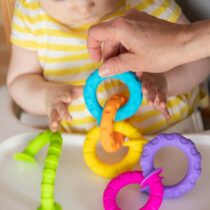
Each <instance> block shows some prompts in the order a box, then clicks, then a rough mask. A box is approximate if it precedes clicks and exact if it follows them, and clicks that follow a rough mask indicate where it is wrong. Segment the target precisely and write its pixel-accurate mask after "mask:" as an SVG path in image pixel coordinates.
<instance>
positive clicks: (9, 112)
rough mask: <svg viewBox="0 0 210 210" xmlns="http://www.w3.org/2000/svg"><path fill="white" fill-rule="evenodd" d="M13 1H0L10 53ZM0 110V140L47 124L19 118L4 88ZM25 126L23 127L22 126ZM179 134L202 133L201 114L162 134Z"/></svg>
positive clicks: (25, 116) (35, 119)
mask: <svg viewBox="0 0 210 210" xmlns="http://www.w3.org/2000/svg"><path fill="white" fill-rule="evenodd" d="M14 2H15V0H0V3H1V7H0V9H1V13H2V16H3V24H4V32H5V36H6V41H7V46H8V50H9V52H10V41H9V40H10V38H9V37H10V32H11V21H12V14H13V8H14ZM0 98H1V103H0V110H1V112H2V114H3V115H2V114H1V117H0V128H1V129H2V131H3V132H1V136H0V139H4V138H3V137H6V136H9V135H10V136H11V135H12V134H15V133H17V132H25V131H28V130H34V129H35V130H36V129H37V127H38V128H40V127H43V126H44V125H45V124H47V121H46V119H44V120H43V119H41V118H39V117H35V116H32V115H30V114H27V113H23V114H22V115H21V117H20V114H18V113H20V112H18V111H17V110H20V109H19V108H18V106H17V105H16V104H15V103H14V102H13V101H12V100H11V98H10V97H9V94H8V90H7V88H6V87H2V88H0ZM18 115H19V116H18ZM24 124H25V125H24ZM174 131H175V132H179V133H195V132H201V131H203V123H202V119H201V114H200V112H199V111H198V110H197V111H195V112H194V113H193V114H192V115H191V116H189V117H188V118H186V119H184V120H183V121H181V122H179V123H177V124H175V125H173V126H172V127H170V128H169V129H167V130H165V131H164V132H174ZM0 141H1V140H0Z"/></svg>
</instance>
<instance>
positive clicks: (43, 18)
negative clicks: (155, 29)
mask: <svg viewBox="0 0 210 210" xmlns="http://www.w3.org/2000/svg"><path fill="white" fill-rule="evenodd" d="M131 8H135V9H137V10H140V11H146V12H147V13H149V14H151V15H153V16H156V17H159V18H162V19H166V20H168V21H172V22H180V23H184V22H186V21H187V20H186V18H185V17H184V16H183V15H181V9H180V8H179V7H178V5H177V4H176V3H175V2H174V1H173V0H16V4H15V11H14V18H13V25H12V35H11V42H12V56H11V61H10V66H9V73H8V79H7V83H8V87H9V91H10V93H11V95H12V97H13V99H14V100H15V101H16V103H17V104H18V105H19V106H20V107H21V108H22V109H23V110H25V111H27V112H29V113H32V114H35V115H43V116H48V118H49V126H50V128H51V129H52V130H53V131H55V130H58V129H60V124H61V125H62V126H61V130H62V131H66V132H71V131H73V132H86V131H87V130H89V129H90V128H91V127H93V126H94V125H95V124H96V121H95V119H94V118H93V117H92V116H91V115H90V113H89V112H88V110H87V108H86V106H85V103H84V98H83V95H82V91H83V87H84V85H85V81H86V79H87V77H88V76H89V75H90V74H91V73H92V72H93V71H94V70H95V69H96V68H98V67H100V65H101V63H100V62H99V63H94V62H93V61H92V60H91V58H90V57H89V54H88V51H87V46H86V42H87V31H88V29H89V28H90V26H92V25H93V24H96V23H100V22H104V21H108V20H110V19H113V18H115V17H118V16H121V15H124V14H125V13H126V12H127V11H128V10H129V9H131ZM128 39H129V37H128ZM110 47H111V46H110ZM103 50H104V52H105V51H106V50H108V49H103ZM151 62H152V61H151ZM207 64H208V65H207ZM207 66H209V63H208V62H207V60H203V61H199V62H197V63H194V64H193V68H207ZM191 67H192V65H190V64H189V65H185V66H182V67H180V68H177V69H174V70H173V71H172V72H174V73H175V74H178V73H179V72H181V71H180V70H182V71H184V70H185V69H189V68H191ZM208 68H209V67H208ZM141 80H142V83H143V90H144V93H145V96H146V98H145V99H144V100H143V103H142V105H141V107H140V109H139V111H138V112H137V113H136V115H135V116H133V117H132V118H131V119H130V122H131V123H133V124H134V125H135V126H137V127H138V128H139V129H140V131H141V132H142V133H145V134H148V133H154V132H157V131H160V130H162V129H165V128H167V127H168V126H169V124H171V123H175V122H178V121H179V120H181V119H183V118H185V117H186V116H188V115H189V114H190V113H191V112H192V111H193V109H194V108H195V107H196V106H197V105H198V102H199V98H200V95H199V88H196V89H194V90H193V91H191V92H189V93H187V94H182V95H179V96H174V97H170V98H168V99H167V100H168V102H167V107H166V96H167V94H168V92H167V77H165V76H164V75H161V74H158V75H153V74H144V75H143V76H142V78H141ZM115 93H124V94H127V89H126V87H125V85H123V84H122V83H120V82H118V81H113V80H107V81H105V82H104V83H103V84H102V85H101V86H100V87H99V89H98V99H99V101H100V103H101V104H104V103H105V101H106V100H107V98H109V97H110V96H111V95H113V94H115ZM148 104H149V105H152V106H148ZM154 108H157V109H159V110H156V109H154ZM161 112H162V113H163V114H162V113H161ZM169 113H170V119H166V118H168V116H169Z"/></svg>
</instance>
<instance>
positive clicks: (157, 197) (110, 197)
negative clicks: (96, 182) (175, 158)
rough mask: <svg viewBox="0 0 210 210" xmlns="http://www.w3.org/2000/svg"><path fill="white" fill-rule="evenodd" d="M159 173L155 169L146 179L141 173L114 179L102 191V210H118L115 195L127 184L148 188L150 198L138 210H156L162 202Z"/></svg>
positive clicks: (127, 173) (127, 174)
mask: <svg viewBox="0 0 210 210" xmlns="http://www.w3.org/2000/svg"><path fill="white" fill-rule="evenodd" d="M161 172H162V169H157V170H155V171H154V172H153V173H151V174H150V175H149V176H147V177H146V178H145V177H144V176H143V174H142V172H141V171H132V172H125V173H123V174H120V175H119V176H117V177H115V178H114V179H112V180H111V181H110V182H109V184H108V185H107V188H106V189H105V191H104V196H103V202H104V210H120V208H119V207H118V206H117V202H116V198H117V194H118V192H119V191H120V190H121V189H122V188H123V187H125V186H127V185H129V184H140V185H141V187H143V188H144V187H148V186H149V188H150V198H149V200H148V201H147V203H146V204H145V205H144V207H142V208H141V209H140V210H158V209H159V208H160V206H161V203H162V200H163V185H162V177H160V173H161Z"/></svg>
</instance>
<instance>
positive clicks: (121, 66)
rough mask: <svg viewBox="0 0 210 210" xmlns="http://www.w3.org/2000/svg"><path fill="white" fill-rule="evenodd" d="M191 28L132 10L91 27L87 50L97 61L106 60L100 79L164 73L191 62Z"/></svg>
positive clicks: (101, 69)
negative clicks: (188, 52)
mask: <svg viewBox="0 0 210 210" xmlns="http://www.w3.org/2000/svg"><path fill="white" fill-rule="evenodd" d="M190 26H191V25H179V24H174V23H169V22H167V21H164V20H160V19H157V18H155V17H152V16H150V15H148V14H146V13H142V12H138V11H137V10H130V11H129V12H128V13H127V14H126V15H125V16H124V17H119V18H116V19H114V20H112V21H110V22H105V23H101V24H99V25H95V26H93V27H91V28H90V30H89V33H88V50H89V53H90V55H91V57H92V59H93V60H94V61H100V60H101V59H102V58H103V60H104V64H103V65H102V67H101V68H100V75H101V76H110V75H113V74H116V73H122V72H125V71H129V70H131V71H135V72H140V73H141V72H156V73H157V72H164V71H168V70H170V69H172V68H174V67H176V66H178V65H181V64H183V63H185V62H188V61H186V59H187V58H186V56H185V53H186V52H185V47H184V45H185V43H186V40H188V38H189V37H188V33H187V32H188V31H189V30H190V28H191V27H190ZM189 36H190V33H189ZM184 59H185V60H184Z"/></svg>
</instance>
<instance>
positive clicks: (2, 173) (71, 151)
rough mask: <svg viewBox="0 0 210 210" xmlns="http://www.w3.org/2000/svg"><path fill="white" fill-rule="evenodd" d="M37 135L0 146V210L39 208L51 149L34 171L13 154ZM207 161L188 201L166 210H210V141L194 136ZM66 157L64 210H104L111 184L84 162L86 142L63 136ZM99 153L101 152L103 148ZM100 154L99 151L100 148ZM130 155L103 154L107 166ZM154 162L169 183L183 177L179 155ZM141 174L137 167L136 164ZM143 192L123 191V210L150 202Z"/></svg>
mask: <svg viewBox="0 0 210 210" xmlns="http://www.w3.org/2000/svg"><path fill="white" fill-rule="evenodd" d="M35 135H36V134H34V133H33V134H31V133H25V134H21V135H18V136H14V137H12V138H9V139H7V140H5V141H3V143H2V144H0V209H1V210H36V209H37V207H38V206H39V204H40V183H41V174H42V168H43V164H44V158H45V156H46V149H44V151H42V152H40V154H38V155H37V160H38V164H37V165H30V164H27V163H20V162H16V161H14V160H13V159H12V158H11V156H12V154H14V153H16V152H19V151H22V150H23V149H24V147H25V145H26V143H27V141H28V140H30V139H31V138H32V137H34V136H35ZM186 137H189V138H191V139H192V140H193V141H194V142H195V143H196V145H197V148H198V150H199V151H200V153H201V155H202V168H203V170H202V176H201V178H200V180H199V181H198V183H197V185H196V187H195V188H194V189H193V190H192V191H191V192H189V193H187V194H185V195H184V196H183V197H181V198H179V199H175V200H165V201H164V202H163V204H162V206H161V208H160V209H161V210H177V209H179V210H209V209H210V199H209V197H210V179H209V175H210V165H209V163H210V136H208V135H190V136H186ZM63 138H64V144H63V153H62V156H61V159H60V164H59V167H58V171H57V177H56V189H55V200H56V202H58V203H59V204H61V206H62V208H63V210H102V209H103V205H102V195H103V191H104V189H105V188H106V185H107V183H108V181H109V180H108V179H105V178H102V177H99V176H96V175H95V174H93V172H92V171H91V170H90V169H89V168H88V167H87V166H86V164H85V162H84V160H83V154H82V143H83V141H84V138H85V137H84V136H77V135H64V136H63ZM99 147H100V146H99ZM99 149H100V148H99ZM124 152H125V151H120V152H118V153H117V155H116V154H115V155H111V154H106V153H104V152H103V153H102V155H101V158H102V159H103V160H106V161H113V160H115V161H116V160H119V159H120V158H122V157H123V153H124ZM155 162H156V164H157V165H158V166H160V165H162V166H164V169H165V175H166V178H165V180H166V183H168V184H170V183H176V182H177V181H178V180H180V179H181V178H182V177H183V174H184V173H185V170H186V168H187V161H186V158H185V157H184V155H182V153H180V152H179V153H177V149H176V150H174V149H172V148H165V149H162V150H161V151H160V152H159V153H158V154H157V158H156V159H155ZM137 168H138V164H137ZM138 187H139V186H137V185H131V186H129V187H126V188H124V189H123V190H122V191H121V192H120V193H119V195H118V204H119V206H120V208H121V209H123V210H137V209H139V208H140V207H141V206H143V205H144V203H145V202H146V200H147V199H148V196H147V195H145V194H143V193H140V192H139V188H138Z"/></svg>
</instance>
